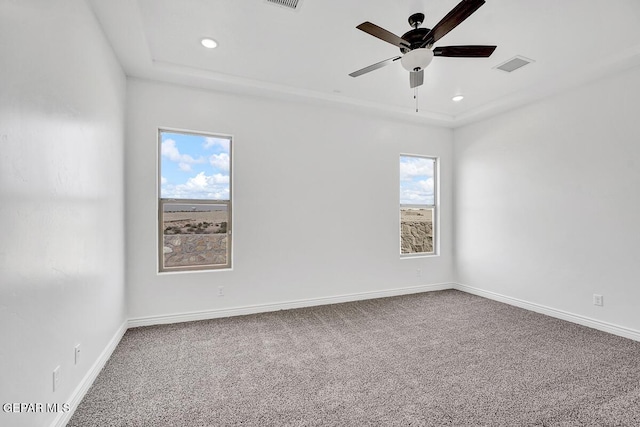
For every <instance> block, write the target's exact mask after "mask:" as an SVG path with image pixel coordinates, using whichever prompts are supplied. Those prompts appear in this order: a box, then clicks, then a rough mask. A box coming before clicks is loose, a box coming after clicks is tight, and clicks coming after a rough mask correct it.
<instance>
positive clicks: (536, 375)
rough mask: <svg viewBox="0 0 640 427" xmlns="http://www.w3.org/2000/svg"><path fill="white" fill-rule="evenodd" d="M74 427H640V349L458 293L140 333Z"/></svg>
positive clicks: (131, 335)
mask: <svg viewBox="0 0 640 427" xmlns="http://www.w3.org/2000/svg"><path fill="white" fill-rule="evenodd" d="M68 425H69V426H154V427H156V426H228V425H243V426H371V425H375V426H443V425H452V426H638V425H640V342H635V341H632V340H628V339H625V338H620V337H617V336H614V335H609V334H606V333H603V332H599V331H596V330H592V329H589V328H586V327H582V326H578V325H575V324H572V323H568V322H564V321H562V320H557V319H553V318H550V317H547V316H543V315H540V314H537V313H533V312H530V311H526V310H523V309H519V308H516V307H511V306H509V305H506V304H501V303H498V302H495V301H491V300H487V299H484V298H480V297H477V296H474V295H469V294H466V293H463V292H459V291H440V292H430V293H424V294H416V295H409V296H401V297H393V298H384V299H376V300H368V301H361V302H354V303H345V304H335V305H327V306H322V307H314V308H306V309H298V310H290V311H280V312H275V313H267V314H257V315H250V316H242V317H235V318H226V319H216V320H209V321H201V322H190V323H180V324H174V325H163V326H152V327H143V328H135V329H131V330H129V331H127V333H126V334H125V336H124V338H123V339H122V341H121V342H120V344H119V345H118V347H117V348H116V350H115V352H114V354H113V356H112V357H111V359H110V360H109V361H108V363H107V365H106V366H105V368H104V369H103V371H102V372H101V373H100V375H99V376H98V378H97V380H96V381H95V383H94V384H93V386H92V387H91V389H90V390H89V392H88V393H87V395H86V397H85V398H84V400H83V401H82V402H81V404H80V405H79V407H78V409H77V410H76V412H75V414H74V416H73V417H72V419H71V421H70V423H69V424H68Z"/></svg>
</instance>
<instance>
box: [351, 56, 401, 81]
mask: <svg viewBox="0 0 640 427" xmlns="http://www.w3.org/2000/svg"><path fill="white" fill-rule="evenodd" d="M400 58H401V56H395V57H393V58H389V59H385V60H384V61H380V62H378V63H376V64H373V65H369V66H368V67H364V68H363V69H361V70H358V71H354V72H353V73H351V74H349V75H350V76H351V77H358V76H361V75H363V74H365V73H368V72H369V71H373V70H377V69H378V68H382V67H384V66H386V65H389V64H391V63H392V62H393V61H397V60H398V59H400Z"/></svg>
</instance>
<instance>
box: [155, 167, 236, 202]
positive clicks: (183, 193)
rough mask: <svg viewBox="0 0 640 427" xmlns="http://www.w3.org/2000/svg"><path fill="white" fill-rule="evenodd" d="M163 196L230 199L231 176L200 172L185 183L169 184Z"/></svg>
mask: <svg viewBox="0 0 640 427" xmlns="http://www.w3.org/2000/svg"><path fill="white" fill-rule="evenodd" d="M164 190H165V191H163V197H166V198H176V199H215V200H228V199H229V176H228V175H222V174H220V173H217V174H214V175H205V173H204V172H200V173H199V174H197V175H196V176H194V177H192V178H189V180H188V181H187V182H185V183H184V184H178V185H167V186H166V187H165V189H164Z"/></svg>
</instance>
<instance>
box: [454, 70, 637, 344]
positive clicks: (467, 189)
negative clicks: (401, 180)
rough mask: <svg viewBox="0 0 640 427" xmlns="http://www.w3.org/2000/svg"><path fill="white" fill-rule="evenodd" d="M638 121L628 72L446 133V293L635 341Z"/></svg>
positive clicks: (631, 74) (634, 84) (631, 73)
mask: <svg viewBox="0 0 640 427" xmlns="http://www.w3.org/2000/svg"><path fill="white" fill-rule="evenodd" d="M639 111H640V70H639V69H633V70H629V71H626V72H623V73H621V74H619V75H617V76H615V77H611V78H607V79H603V80H599V81H597V82H593V83H591V84H589V85H586V86H583V87H580V88H577V89H575V90H572V91H570V92H567V93H563V94H561V95H558V96H554V97H552V98H549V99H546V100H544V101H541V102H538V103H536V104H533V105H529V106H527V107H524V108H521V109H518V110H515V111H512V112H509V113H506V114H502V115H500V116H498V117H495V118H492V119H488V120H485V121H483V122H480V123H478V124H474V125H470V126H467V127H464V128H461V129H457V130H456V131H455V132H454V139H455V143H454V145H455V149H454V153H455V162H456V168H455V170H456V173H455V203H454V205H455V230H456V231H455V236H456V237H455V247H456V270H457V276H458V277H457V280H458V282H460V283H462V284H465V285H469V286H474V287H478V288H481V289H483V290H486V291H491V292H496V293H498V294H502V295H506V296H509V297H512V298H520V299H523V300H525V301H528V302H531V303H534V304H540V305H543V306H547V307H551V308H554V309H556V310H564V311H567V312H570V313H573V314H577V315H580V316H585V317H589V318H592V319H596V320H599V321H601V322H606V323H610V324H615V325H620V326H623V327H627V328H631V329H634V330H635V331H639V330H640V316H639V315H638V313H639V311H638V301H640V286H638V284H639V281H638V280H639V277H640V246H639V244H638V242H639V237H640V191H639V189H640V143H639V142H640V127H639V122H638V112H639ZM594 293H598V294H602V295H604V306H603V307H595V306H594V305H593V304H592V295H593V294H594Z"/></svg>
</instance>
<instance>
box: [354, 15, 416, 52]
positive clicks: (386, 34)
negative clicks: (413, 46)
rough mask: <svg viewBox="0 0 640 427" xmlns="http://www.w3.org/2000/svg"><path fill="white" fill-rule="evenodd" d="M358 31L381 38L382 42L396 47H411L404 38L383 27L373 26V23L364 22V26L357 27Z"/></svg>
mask: <svg viewBox="0 0 640 427" xmlns="http://www.w3.org/2000/svg"><path fill="white" fill-rule="evenodd" d="M356 28H357V29H359V30H361V31H364V32H365V33H368V34H371V35H372V36H374V37H377V38H379V39H380V40H384V41H386V42H387V43H391V44H392V45H394V46H396V47H407V48H408V47H409V44H410V43H409V42H407V41H406V40H404V39H403V38H402V37H398V36H396V35H395V34H393V33H392V32H390V31H387V30H385V29H384V28H382V27H378V26H377V25H376V24H372V23H371V22H369V21H367V22H363V23H362V24H360V25H358V26H357V27H356Z"/></svg>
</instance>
